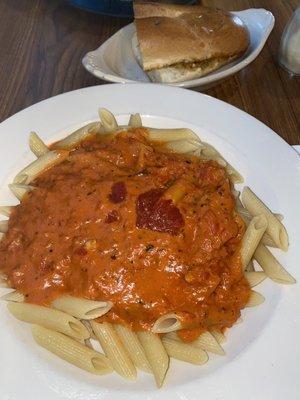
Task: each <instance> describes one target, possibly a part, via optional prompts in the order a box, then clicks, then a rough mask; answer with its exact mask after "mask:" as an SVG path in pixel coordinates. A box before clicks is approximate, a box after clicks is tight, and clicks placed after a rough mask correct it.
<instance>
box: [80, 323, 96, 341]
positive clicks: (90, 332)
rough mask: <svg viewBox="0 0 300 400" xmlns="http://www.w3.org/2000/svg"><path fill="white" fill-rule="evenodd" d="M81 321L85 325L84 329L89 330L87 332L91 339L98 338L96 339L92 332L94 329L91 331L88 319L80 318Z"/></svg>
mask: <svg viewBox="0 0 300 400" xmlns="http://www.w3.org/2000/svg"><path fill="white" fill-rule="evenodd" d="M81 323H82V324H83V325H84V326H85V327H86V329H87V330H88V331H89V334H90V337H91V339H93V340H98V339H97V338H96V335H95V333H94V331H93V328H92V326H91V324H90V321H89V320H87V319H82V320H81Z"/></svg>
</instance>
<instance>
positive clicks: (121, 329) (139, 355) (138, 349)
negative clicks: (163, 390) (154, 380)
mask: <svg viewBox="0 0 300 400" xmlns="http://www.w3.org/2000/svg"><path fill="white" fill-rule="evenodd" d="M114 328H115V331H116V332H117V334H118V336H119V338H120V339H121V342H122V343H123V345H124V347H125V348H126V350H127V351H128V354H129V356H130V358H131V360H132V362H133V364H134V365H135V366H136V368H138V369H141V370H143V371H145V372H150V373H151V367H150V364H149V361H148V360H147V357H146V354H145V352H144V349H143V346H142V345H141V343H140V341H139V339H138V337H137V334H136V333H135V332H133V331H132V330H130V329H129V328H127V327H126V326H123V325H114Z"/></svg>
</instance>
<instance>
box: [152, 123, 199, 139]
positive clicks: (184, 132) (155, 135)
mask: <svg viewBox="0 0 300 400" xmlns="http://www.w3.org/2000/svg"><path fill="white" fill-rule="evenodd" d="M147 131H148V135H149V136H148V137H149V139H150V140H153V141H159V142H174V141H179V140H180V141H181V142H184V141H185V140H190V139H192V140H193V141H196V142H198V143H200V142H201V141H200V139H199V137H198V136H197V135H196V133H195V132H193V131H192V130H191V129H187V128H178V129H160V128H148V127H147Z"/></svg>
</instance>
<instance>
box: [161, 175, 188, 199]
mask: <svg viewBox="0 0 300 400" xmlns="http://www.w3.org/2000/svg"><path fill="white" fill-rule="evenodd" d="M186 186H187V185H186V183H185V182H184V181H183V180H180V179H179V180H178V181H176V182H175V183H173V185H171V186H170V187H169V188H168V189H167V190H166V191H165V192H164V194H163V196H162V197H163V198H164V199H166V200H171V201H172V202H173V203H174V204H177V203H178V202H179V201H180V200H181V199H182V198H183V197H184V196H185V194H186V191H187V187H186Z"/></svg>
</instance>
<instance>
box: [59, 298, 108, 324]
mask: <svg viewBox="0 0 300 400" xmlns="http://www.w3.org/2000/svg"><path fill="white" fill-rule="evenodd" d="M52 306H53V307H54V308H56V309H57V310H61V311H64V312H66V313H67V314H70V315H73V317H76V318H79V319H95V318H99V317H101V316H102V315H104V314H106V313H107V312H108V311H109V310H110V309H111V308H112V306H113V304H112V302H110V301H94V300H88V299H83V298H79V297H74V296H69V295H65V296H61V297H58V298H57V299H55V300H54V301H53V302H52Z"/></svg>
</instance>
